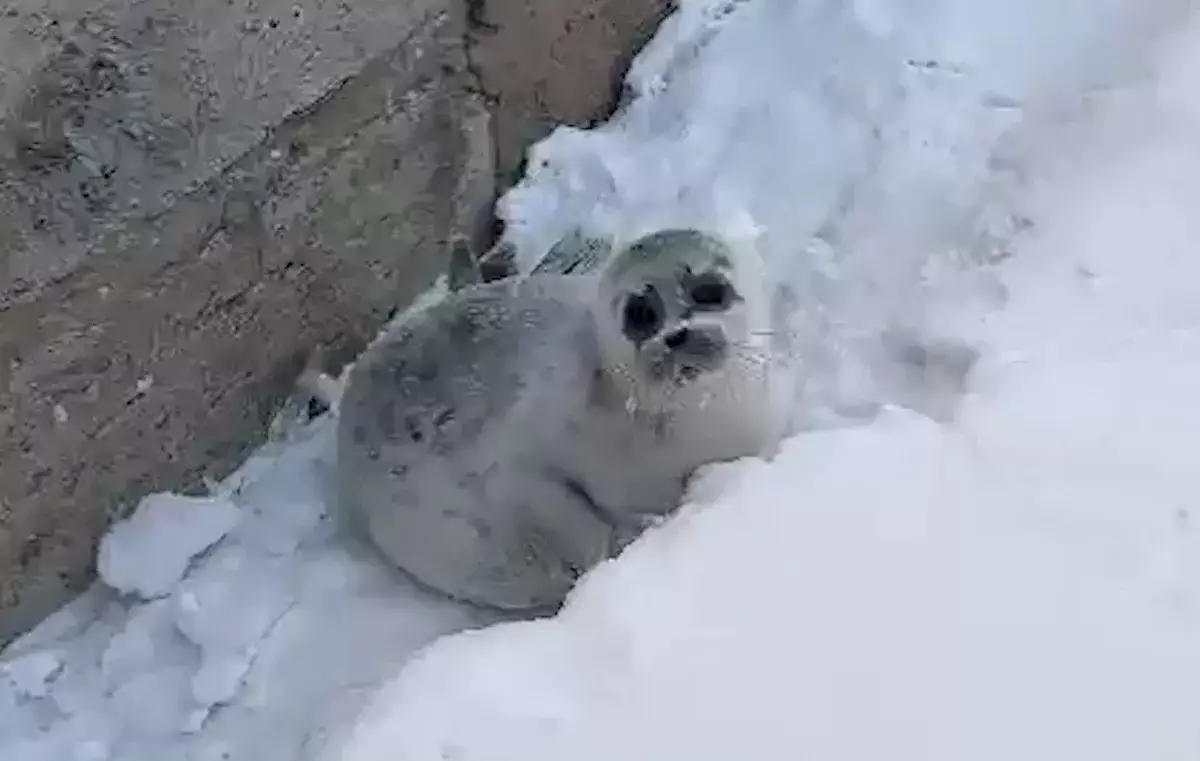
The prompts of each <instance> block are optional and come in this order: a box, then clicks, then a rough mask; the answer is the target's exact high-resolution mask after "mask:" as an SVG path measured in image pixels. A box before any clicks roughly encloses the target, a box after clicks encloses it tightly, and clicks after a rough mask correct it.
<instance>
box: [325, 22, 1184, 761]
mask: <svg viewBox="0 0 1200 761" xmlns="http://www.w3.org/2000/svg"><path fill="white" fill-rule="evenodd" d="M1157 65H1158V67H1159V70H1158V71H1157V72H1156V75H1155V76H1154V77H1152V78H1147V80H1146V81H1144V82H1143V83H1142V84H1141V85H1140V86H1138V87H1132V88H1126V89H1123V90H1118V91H1112V92H1109V93H1102V94H1100V95H1099V96H1097V97H1096V98H1093V99H1091V101H1090V102H1088V103H1087V104H1083V105H1084V106H1085V108H1084V109H1083V111H1085V112H1086V113H1085V114H1084V115H1086V116H1087V118H1086V119H1081V120H1075V121H1073V122H1068V121H1060V122H1058V123H1057V124H1056V125H1049V124H1047V125H1043V129H1042V130H1041V131H1040V133H1038V134H1037V135H1036V137H1037V141H1036V145H1031V146H1030V147H1029V150H1028V151H1027V154H1026V155H1027V157H1028V158H1029V159H1030V160H1031V161H1033V163H1032V164H1031V165H1029V166H1027V173H1026V174H1025V183H1024V190H1025V192H1026V195H1025V197H1024V203H1023V204H1022V206H1023V208H1022V209H1021V213H1022V214H1023V215H1025V216H1026V218H1027V219H1030V220H1032V227H1031V228H1030V229H1028V230H1026V231H1025V233H1024V234H1023V235H1022V236H1020V237H1019V238H1018V239H1017V240H1016V241H1015V242H1014V245H1013V247H1012V248H1011V250H1010V251H1011V253H1012V254H1013V256H1012V257H1011V258H1010V259H1008V260H1007V261H1006V262H1005V263H1004V264H1002V265H1001V266H1000V267H999V269H998V273H997V274H998V276H999V278H1000V281H1001V284H1002V286H1003V288H1004V290H1005V292H1006V293H1007V294H1008V297H1007V299H1006V301H1007V303H1006V305H1005V307H1004V308H1003V309H1001V310H999V311H988V310H977V309H976V308H975V307H973V306H971V305H960V309H959V311H958V312H957V314H956V315H955V316H956V318H957V321H958V322H957V325H958V326H959V327H960V328H961V330H962V331H963V332H965V333H967V334H968V335H970V336H972V337H973V338H974V339H976V340H978V341H980V342H981V343H982V344H983V345H984V346H985V347H986V348H987V351H986V353H985V359H984V362H983V364H982V365H981V367H980V368H979V371H978V373H977V375H976V377H975V378H974V384H973V391H972V393H971V394H970V395H969V397H968V398H967V399H966V400H965V401H964V403H963V405H962V406H961V408H960V409H959V411H958V415H957V418H956V420H955V422H954V423H953V424H951V425H949V426H939V425H936V424H934V423H932V422H930V421H928V420H925V419H922V418H919V417H917V416H915V415H913V414H911V413H906V412H903V411H898V410H891V411H888V412H886V413H885V414H883V415H882V416H880V417H879V418H878V419H877V420H876V421H875V422H874V423H873V424H871V425H870V426H866V427H860V428H856V429H844V430H834V431H818V432H812V433H808V434H804V435H801V436H798V437H795V438H793V439H792V440H791V441H790V442H789V443H788V445H787V446H786V447H785V449H784V451H783V452H782V453H781V454H780V455H779V456H778V458H777V459H776V460H774V461H773V462H770V463H765V462H761V461H754V460H752V461H745V462H740V463H733V464H727V465H721V466H716V467H714V468H711V469H709V470H708V472H707V473H705V474H704V476H703V477H702V478H700V479H698V480H697V482H696V483H695V484H694V485H693V489H692V493H691V496H690V500H689V504H688V505H687V506H686V507H685V509H684V510H683V512H682V513H681V515H679V516H678V517H677V518H676V519H674V520H672V521H671V522H669V523H668V524H666V525H665V526H663V527H661V528H659V529H657V530H654V531H652V532H650V533H649V534H647V535H646V536H644V537H643V538H642V539H641V540H640V541H639V542H638V543H637V544H635V545H634V546H633V547H632V548H630V549H629V550H628V551H627V552H626V553H625V554H624V555H623V556H622V557H621V558H620V559H619V560H617V561H616V562H612V563H609V564H607V565H606V566H603V567H601V568H599V569H597V570H596V571H595V572H593V573H592V574H590V575H589V576H588V577H586V579H585V580H584V582H583V583H582V584H581V585H580V587H579V588H578V589H577V590H576V594H575V595H574V596H573V598H572V600H571V601H570V604H569V606H568V607H567V609H565V610H564V611H563V612H562V613H561V614H560V615H558V616H557V617H556V618H553V619H549V620H543V621H537V622H529V623H520V624H510V625H505V626H500V627H493V628H491V629H488V630H485V631H480V632H471V633H468V634H462V635H457V636H453V637H449V638H444V639H442V640H440V641H439V642H437V643H436V644H435V645H433V646H432V647H431V648H429V649H428V650H427V651H426V652H424V653H423V654H422V655H421V657H420V658H418V659H416V660H415V661H414V662H412V663H411V664H410V665H409V666H408V667H407V668H406V669H405V670H404V671H403V672H402V673H401V674H400V675H399V677H398V678H397V679H396V680H395V681H394V682H393V683H392V684H390V685H389V686H388V687H387V688H385V689H384V690H383V691H382V692H381V693H380V694H379V696H378V697H377V699H376V701H375V703H374V704H373V705H372V707H371V708H370V709H369V710H368V711H366V712H365V713H364V715H363V718H362V721H361V722H360V724H359V727H358V729H357V731H356V732H355V733H354V734H353V735H352V737H351V738H350V740H349V742H348V743H347V744H346V745H345V746H344V747H342V748H341V749H339V750H338V751H337V752H335V753H331V755H330V758H337V759H341V760H342V761H399V760H401V759H403V761H422V760H423V759H444V758H454V759H456V760H457V761H485V760H491V759H497V760H498V759H522V761H539V760H540V759H546V760H547V761H549V760H550V759H554V760H555V761H557V760H558V759H565V758H569V759H572V761H585V760H586V759H597V760H600V759H613V758H620V759H629V760H631V761H632V760H635V759H689V760H691V761H700V760H701V759H731V758H756V757H758V758H764V757H770V758H774V757H787V758H796V759H806V758H814V759H815V758H819V759H882V758H903V759H913V758H920V759H925V760H927V761H937V760H938V759H945V760H946V761H950V760H952V759H953V760H955V761H961V760H962V759H972V760H973V761H982V760H984V759H996V760H997V761H1000V759H1005V760H1010V759H1027V760H1030V761H1032V760H1045V761H1061V760H1062V759H1088V760H1089V761H1103V760H1104V759H1113V761H1128V760H1129V759H1138V760H1139V761H1175V760H1176V759H1185V758H1197V757H1200V734H1197V723H1196V713H1195V709H1196V706H1198V705H1200V525H1198V521H1200V505H1198V504H1197V502H1196V496H1195V495H1196V494H1198V493H1200V468H1197V467H1196V457H1197V455H1196V452H1197V451H1200V447H1198V445H1200V434H1198V433H1197V432H1198V431H1200V405H1197V404H1196V394H1197V389H1200V261H1197V259H1196V256H1195V245H1194V241H1195V240H1196V239H1197V238H1198V237H1200V219H1198V218H1197V217H1196V214H1195V209H1196V208H1200V205H1198V204H1200V142H1197V141H1196V139H1195V135H1197V134H1200V131H1198V130H1200V24H1198V23H1196V22H1192V23H1191V24H1190V25H1189V26H1188V27H1187V28H1186V30H1185V31H1181V32H1179V33H1178V34H1177V35H1176V38H1175V39H1174V44H1173V45H1172V46H1170V47H1167V48H1165V52H1164V53H1163V54H1162V55H1161V56H1160V59H1159V60H1158V61H1157ZM947 319H949V318H947Z"/></svg>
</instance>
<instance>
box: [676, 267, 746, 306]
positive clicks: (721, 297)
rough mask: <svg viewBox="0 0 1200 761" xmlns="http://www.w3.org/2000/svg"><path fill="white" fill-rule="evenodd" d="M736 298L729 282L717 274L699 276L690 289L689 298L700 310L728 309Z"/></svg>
mask: <svg viewBox="0 0 1200 761" xmlns="http://www.w3.org/2000/svg"><path fill="white" fill-rule="evenodd" d="M736 296H737V294H736V293H735V292H734V290H733V286H732V285H731V284H730V283H729V281H728V280H726V279H725V278H724V277H722V276H721V275H718V274H717V273H715V272H708V273H705V274H703V275H699V276H697V277H696V278H695V279H693V280H692V282H691V283H690V284H689V288H688V298H689V299H691V301H692V303H693V304H694V305H696V306H697V307H699V308H700V309H727V308H728V307H729V305H730V304H732V303H733V300H734V298H735V297H736Z"/></svg>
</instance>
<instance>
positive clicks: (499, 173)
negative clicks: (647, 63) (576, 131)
mask: <svg viewBox="0 0 1200 761" xmlns="http://www.w3.org/2000/svg"><path fill="white" fill-rule="evenodd" d="M466 2H467V5H468V11H469V13H468V19H469V29H470V31H469V36H468V41H469V48H468V50H469V57H470V60H471V64H472V67H473V68H474V70H475V72H476V73H477V75H478V79H479V83H480V86H481V87H482V89H483V92H484V94H485V96H486V97H487V98H488V102H489V106H490V110H491V112H492V134H493V135H494V138H495V146H496V177H497V180H498V183H499V184H500V185H501V186H507V185H511V184H512V183H513V182H515V181H516V180H517V179H519V178H520V175H521V173H522V171H523V167H522V163H523V161H524V158H525V148H526V147H528V146H529V145H530V144H532V143H534V142H536V141H538V140H540V139H542V138H543V137H545V136H546V135H548V134H549V133H550V131H551V130H552V129H553V128H554V127H555V126H556V125H558V124H570V125H572V126H576V127H588V126H592V125H594V124H595V123H597V122H599V121H603V120H604V119H606V118H608V116H609V115H610V114H611V112H612V109H613V107H614V106H615V105H616V102H617V100H618V97H619V95H620V89H621V80H622V79H623V77H624V75H625V71H626V70H627V69H628V68H629V64H630V63H631V62H632V60H633V58H634V56H635V55H636V53H637V51H638V50H639V49H641V47H642V45H644V44H645V43H646V42H647V41H649V39H650V38H651V37H652V36H653V34H654V31H655V30H656V29H657V28H658V25H659V23H660V22H661V21H662V20H663V19H664V18H666V16H667V14H669V13H670V12H671V11H672V10H674V8H675V0H578V1H575V0H466Z"/></svg>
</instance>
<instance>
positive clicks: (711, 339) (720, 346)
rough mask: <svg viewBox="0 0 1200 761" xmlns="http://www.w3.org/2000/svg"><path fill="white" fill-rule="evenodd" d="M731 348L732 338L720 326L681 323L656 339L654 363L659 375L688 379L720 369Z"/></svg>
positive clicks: (665, 377) (654, 370)
mask: <svg viewBox="0 0 1200 761" xmlns="http://www.w3.org/2000/svg"><path fill="white" fill-rule="evenodd" d="M728 352H729V341H728V340H727V339H726V338H725V334H724V332H723V331H721V330H720V329H717V328H696V327H681V328H676V329H674V330H671V331H668V332H666V333H664V334H663V335H662V336H661V337H660V338H659V339H658V340H657V341H655V346H654V354H653V356H654V359H653V361H652V363H651V367H652V370H653V372H654V376H655V377H656V378H658V379H667V378H671V379H673V380H676V381H680V382H685V383H686V382H688V381H692V380H695V379H696V378H698V377H700V376H701V375H704V374H705V373H710V372H712V371H714V370H717V369H719V368H720V367H721V366H722V365H723V364H724V363H725V358H726V356H727V354H728Z"/></svg>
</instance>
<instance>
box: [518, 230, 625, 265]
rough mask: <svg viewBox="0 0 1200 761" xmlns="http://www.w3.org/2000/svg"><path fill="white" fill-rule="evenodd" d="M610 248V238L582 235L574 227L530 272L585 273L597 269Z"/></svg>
mask: <svg viewBox="0 0 1200 761" xmlns="http://www.w3.org/2000/svg"><path fill="white" fill-rule="evenodd" d="M612 250H613V241H612V240H611V239H608V238H599V237H595V236H588V235H584V234H583V231H582V230H580V229H579V228H575V229H574V230H572V231H571V232H570V233H568V234H567V235H565V236H563V238H562V240H560V241H559V242H558V243H555V244H554V246H553V247H552V248H551V249H550V252H549V253H547V254H546V255H545V256H544V257H543V258H542V260H541V261H540V262H538V265H537V266H536V267H534V268H533V272H532V273H531V274H534V275H585V274H588V273H590V272H595V271H596V270H598V269H599V268H600V266H601V265H602V264H604V261H605V260H606V259H607V258H608V256H609V254H611V253H612Z"/></svg>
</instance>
